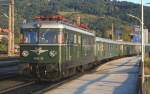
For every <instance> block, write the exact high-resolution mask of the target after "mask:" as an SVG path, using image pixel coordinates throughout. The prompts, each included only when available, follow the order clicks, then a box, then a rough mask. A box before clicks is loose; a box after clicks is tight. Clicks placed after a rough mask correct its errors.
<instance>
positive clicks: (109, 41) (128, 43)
mask: <svg viewBox="0 0 150 94" xmlns="http://www.w3.org/2000/svg"><path fill="white" fill-rule="evenodd" d="M96 42H104V43H111V44H124V45H141V44H140V43H133V42H124V41H115V40H110V39H105V38H100V37H96Z"/></svg>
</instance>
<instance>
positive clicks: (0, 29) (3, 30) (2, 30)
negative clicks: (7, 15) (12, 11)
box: [0, 28, 10, 32]
mask: <svg viewBox="0 0 150 94" xmlns="http://www.w3.org/2000/svg"><path fill="white" fill-rule="evenodd" d="M0 32H10V30H9V29H2V28H0Z"/></svg>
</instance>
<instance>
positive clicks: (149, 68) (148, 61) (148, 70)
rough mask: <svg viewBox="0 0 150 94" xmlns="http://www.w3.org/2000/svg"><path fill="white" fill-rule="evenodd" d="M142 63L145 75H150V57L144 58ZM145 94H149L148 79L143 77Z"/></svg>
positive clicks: (149, 81)
mask: <svg viewBox="0 0 150 94" xmlns="http://www.w3.org/2000/svg"><path fill="white" fill-rule="evenodd" d="M144 61H145V62H144V72H145V75H150V57H149V56H146V57H145V60H144ZM145 94H150V77H145Z"/></svg>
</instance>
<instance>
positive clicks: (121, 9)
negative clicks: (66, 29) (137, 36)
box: [0, 0, 150, 34]
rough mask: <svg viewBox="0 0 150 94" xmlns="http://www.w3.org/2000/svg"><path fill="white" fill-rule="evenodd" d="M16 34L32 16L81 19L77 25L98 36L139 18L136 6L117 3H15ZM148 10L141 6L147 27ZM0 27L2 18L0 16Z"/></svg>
mask: <svg viewBox="0 0 150 94" xmlns="http://www.w3.org/2000/svg"><path fill="white" fill-rule="evenodd" d="M15 7H16V11H15V12H16V31H19V29H18V27H19V25H20V23H22V21H23V19H27V20H31V19H32V17H33V16H36V15H55V14H61V15H64V16H66V17H67V18H68V19H72V20H75V17H76V16H77V15H79V16H81V22H83V23H87V24H88V25H89V27H90V28H92V29H94V30H96V31H97V32H98V34H99V33H102V32H104V31H106V30H109V29H111V26H112V23H114V24H115V29H124V27H125V26H126V27H128V26H130V25H133V24H139V22H138V21H136V20H135V19H133V18H131V17H129V16H127V14H133V15H135V16H137V17H140V5H138V4H134V3H129V2H119V1H116V0H113V1H112V0H15ZM149 12H150V7H145V26H146V27H150V13H149ZM0 19H2V20H1V21H0V24H1V27H6V26H4V25H5V24H4V22H5V23H7V21H6V19H3V17H2V16H1V17H0Z"/></svg>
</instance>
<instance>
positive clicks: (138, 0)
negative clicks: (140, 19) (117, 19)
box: [118, 0, 150, 6]
mask: <svg viewBox="0 0 150 94" xmlns="http://www.w3.org/2000/svg"><path fill="white" fill-rule="evenodd" d="M118 1H128V2H134V3H141V0H118ZM143 1H144V5H147V4H146V3H150V0H143ZM148 6H150V4H148Z"/></svg>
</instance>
